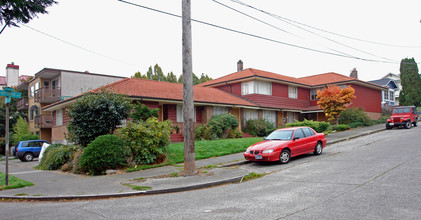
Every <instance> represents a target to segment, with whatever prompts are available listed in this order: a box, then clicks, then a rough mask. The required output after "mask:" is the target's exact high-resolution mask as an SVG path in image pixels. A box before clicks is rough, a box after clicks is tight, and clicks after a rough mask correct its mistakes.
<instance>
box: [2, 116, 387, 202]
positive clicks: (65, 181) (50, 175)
mask: <svg viewBox="0 0 421 220" xmlns="http://www.w3.org/2000/svg"><path fill="white" fill-rule="evenodd" d="M384 129H385V126H384V124H380V125H375V126H372V127H365V128H358V129H353V130H349V131H344V132H338V133H332V134H329V135H327V136H326V138H327V143H328V145H331V144H334V143H337V142H340V141H346V140H349V139H352V138H357V137H360V136H364V135H368V134H372V133H375V132H379V131H382V130H384ZM243 163H247V162H246V161H245V160H244V157H243V153H237V154H232V155H226V156H222V157H216V158H209V159H204V160H198V161H196V167H197V168H202V169H200V170H201V172H200V173H199V174H198V175H195V176H188V177H184V176H180V177H171V175H175V174H176V173H178V172H180V171H181V170H182V169H183V164H178V165H176V166H165V167H159V168H153V169H148V170H142V171H136V172H130V173H123V174H114V175H107V176H82V175H75V174H69V173H64V172H61V171H43V170H35V169H33V168H32V167H34V166H36V165H37V164H38V161H36V160H35V161H33V162H27V163H22V162H21V161H19V160H16V159H15V160H10V161H9V174H10V175H13V176H16V177H18V178H21V179H24V180H28V181H31V182H32V183H34V184H35V185H34V186H31V187H26V188H19V189H9V190H3V191H0V199H24V200H70V199H95V198H112V197H126V196H138V195H150V194H159V193H170V192H179V191H186V190H193V189H200V188H205V187H211V186H216V185H222V184H227V183H238V182H240V181H241V180H242V178H243V177H244V176H246V175H247V174H249V172H250V171H248V170H245V169H236V168H235V166H236V165H240V164H243ZM215 165H218V166H217V167H216V168H206V167H207V166H212V167H214V166H215ZM233 166H234V167H233ZM4 169H5V162H4V161H1V162H0V170H1V172H4ZM157 177H159V178H157ZM133 186H142V187H150V189H145V190H144V191H139V190H134V189H132V187H133Z"/></svg>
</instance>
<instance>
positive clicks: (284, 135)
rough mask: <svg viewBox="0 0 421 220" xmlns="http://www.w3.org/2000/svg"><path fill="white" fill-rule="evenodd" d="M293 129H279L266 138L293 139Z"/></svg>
mask: <svg viewBox="0 0 421 220" xmlns="http://www.w3.org/2000/svg"><path fill="white" fill-rule="evenodd" d="M291 137H292V131H291V130H277V131H274V132H272V133H270V135H268V136H267V137H266V138H265V140H291Z"/></svg>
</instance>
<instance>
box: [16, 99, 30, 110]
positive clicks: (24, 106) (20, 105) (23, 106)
mask: <svg viewBox="0 0 421 220" xmlns="http://www.w3.org/2000/svg"><path fill="white" fill-rule="evenodd" d="M16 108H17V109H18V110H28V108H29V104H28V98H26V97H25V98H21V99H19V100H18V102H17V103H16Z"/></svg>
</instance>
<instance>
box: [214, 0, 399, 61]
mask: <svg viewBox="0 0 421 220" xmlns="http://www.w3.org/2000/svg"><path fill="white" fill-rule="evenodd" d="M212 1H213V2H215V3H218V4H220V5H223V6H224V7H227V8H230V9H231V10H234V11H236V12H239V13H241V14H245V13H242V12H240V11H239V10H237V9H234V8H232V7H229V6H227V5H225V4H222V3H220V2H218V1H217V0H212ZM239 2H240V1H239ZM249 17H252V16H249ZM278 20H281V21H283V22H285V23H287V24H289V25H292V26H294V27H296V28H299V29H301V30H303V31H306V32H309V33H311V34H314V35H316V36H318V37H321V38H323V39H325V40H328V41H331V42H334V43H336V44H339V45H341V46H344V47H347V48H349V49H353V50H356V51H359V52H361V53H364V54H367V55H371V56H374V57H377V58H381V59H385V60H389V61H393V60H392V59H389V58H386V57H382V56H378V55H376V54H373V53H369V52H366V51H364V50H361V49H358V48H355V47H351V46H349V45H346V44H344V43H341V42H339V41H336V40H333V39H331V38H328V37H325V36H322V35H320V34H318V33H316V32H314V31H310V30H308V29H305V28H303V27H301V26H299V25H296V24H294V23H293V22H292V21H289V20H286V19H283V18H278ZM328 48H329V47H328ZM329 49H330V50H333V51H335V52H338V53H343V52H341V51H338V50H336V49H332V48H329ZM343 54H346V53H343ZM347 55H349V54H347ZM350 56H352V55H350Z"/></svg>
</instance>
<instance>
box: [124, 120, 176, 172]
mask: <svg viewBox="0 0 421 220" xmlns="http://www.w3.org/2000/svg"><path fill="white" fill-rule="evenodd" d="M116 133H117V135H119V136H120V137H121V139H122V140H123V142H124V145H125V146H126V147H127V148H128V149H129V150H130V153H131V156H132V158H131V160H132V161H134V162H136V164H152V163H154V162H155V161H156V160H157V159H158V158H159V157H160V156H161V158H162V157H163V156H164V155H165V153H166V152H167V148H168V145H169V144H170V133H171V122H170V121H164V122H159V121H158V119H157V118H154V117H153V118H148V119H147V120H146V121H144V122H142V121H139V122H128V123H127V125H126V127H123V128H120V129H118V130H117V132H116Z"/></svg>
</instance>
